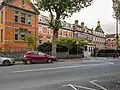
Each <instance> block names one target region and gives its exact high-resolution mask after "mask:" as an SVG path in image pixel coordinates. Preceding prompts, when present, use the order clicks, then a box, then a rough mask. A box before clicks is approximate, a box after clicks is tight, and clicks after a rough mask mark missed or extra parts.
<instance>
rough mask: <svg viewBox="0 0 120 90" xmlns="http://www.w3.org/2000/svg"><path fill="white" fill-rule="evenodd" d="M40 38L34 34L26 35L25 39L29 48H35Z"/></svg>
mask: <svg viewBox="0 0 120 90" xmlns="http://www.w3.org/2000/svg"><path fill="white" fill-rule="evenodd" d="M37 39H38V38H36V37H35V36H32V35H27V36H25V41H26V42H27V43H28V46H29V48H31V49H34V47H35V45H36V41H37Z"/></svg>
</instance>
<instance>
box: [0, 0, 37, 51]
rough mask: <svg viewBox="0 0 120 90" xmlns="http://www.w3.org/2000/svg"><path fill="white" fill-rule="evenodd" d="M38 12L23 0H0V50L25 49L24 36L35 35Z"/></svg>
mask: <svg viewBox="0 0 120 90" xmlns="http://www.w3.org/2000/svg"><path fill="white" fill-rule="evenodd" d="M38 15H39V12H38V10H37V9H36V8H35V6H34V5H33V4H32V3H31V2H29V3H27V2H25V0H11V1H9V2H6V0H3V1H1V5H0V51H8V50H9V51H20V50H26V49H27V48H28V44H27V43H26V42H25V41H24V39H25V36H26V35H28V34H33V35H34V36H37V34H38V33H37V31H38Z"/></svg>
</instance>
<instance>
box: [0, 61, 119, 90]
mask: <svg viewBox="0 0 120 90" xmlns="http://www.w3.org/2000/svg"><path fill="white" fill-rule="evenodd" d="M0 90H120V60H89V61H82V62H81V61H75V62H73V61H71V62H55V63H53V64H32V65H14V66H9V67H5V66H0Z"/></svg>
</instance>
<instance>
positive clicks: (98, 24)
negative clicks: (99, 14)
mask: <svg viewBox="0 0 120 90" xmlns="http://www.w3.org/2000/svg"><path fill="white" fill-rule="evenodd" d="M97 26H99V27H100V20H99V19H98V22H97Z"/></svg>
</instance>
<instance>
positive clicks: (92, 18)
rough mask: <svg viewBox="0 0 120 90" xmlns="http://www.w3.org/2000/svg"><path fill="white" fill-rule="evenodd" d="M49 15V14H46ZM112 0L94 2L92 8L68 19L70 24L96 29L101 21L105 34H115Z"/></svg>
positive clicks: (85, 9) (95, 0) (96, 0)
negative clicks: (82, 24)
mask: <svg viewBox="0 0 120 90" xmlns="http://www.w3.org/2000/svg"><path fill="white" fill-rule="evenodd" d="M44 14H46V15H47V13H44ZM112 15H113V9H112V0H93V3H92V5H91V6H89V7H87V8H84V9H82V10H81V11H80V12H78V13H75V14H73V16H72V17H70V18H67V19H66V21H67V22H68V23H72V24H73V23H74V21H75V20H78V21H79V24H80V23H81V22H84V23H85V25H86V26H87V27H88V28H94V29H95V28H96V25H97V21H98V20H100V22H101V27H102V29H103V30H104V32H105V34H111V33H115V19H114V18H113V16H112Z"/></svg>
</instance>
